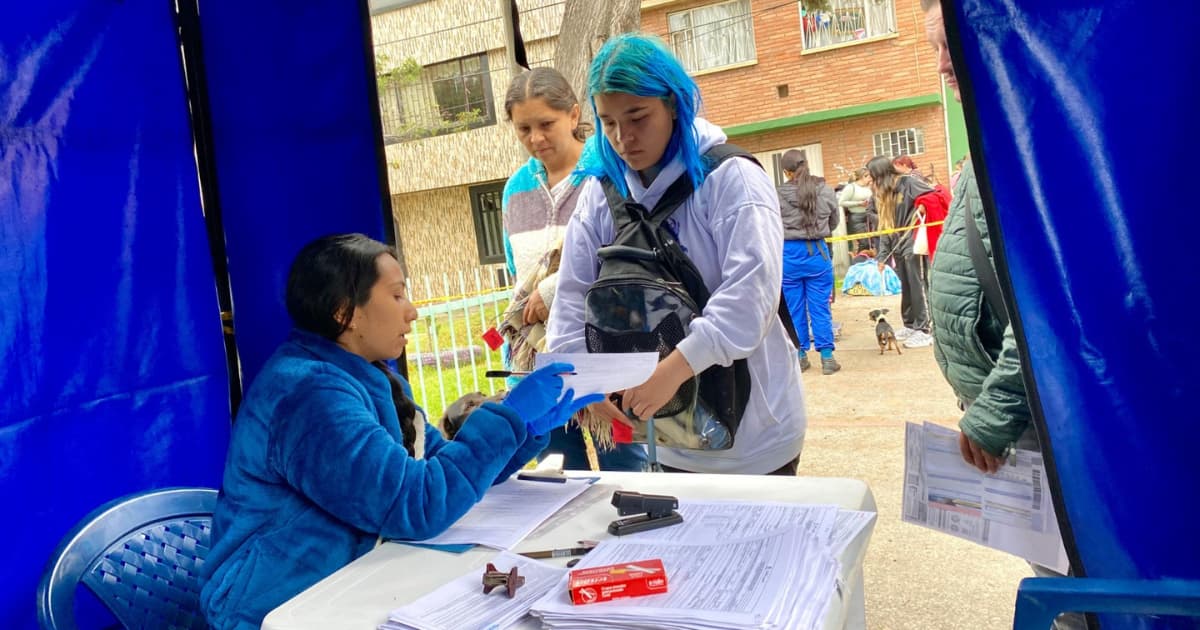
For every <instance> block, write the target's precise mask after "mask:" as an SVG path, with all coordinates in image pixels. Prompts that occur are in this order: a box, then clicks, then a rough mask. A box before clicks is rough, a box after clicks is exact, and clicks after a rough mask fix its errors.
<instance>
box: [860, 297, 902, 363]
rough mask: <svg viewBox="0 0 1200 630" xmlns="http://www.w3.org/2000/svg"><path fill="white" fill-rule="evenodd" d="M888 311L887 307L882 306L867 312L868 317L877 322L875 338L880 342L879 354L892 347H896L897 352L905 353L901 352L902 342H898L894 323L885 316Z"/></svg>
mask: <svg viewBox="0 0 1200 630" xmlns="http://www.w3.org/2000/svg"><path fill="white" fill-rule="evenodd" d="M887 312H888V310H887V309H886V308H880V309H875V310H873V311H871V312H870V313H868V314H867V317H870V318H871V321H873V322H875V340H876V341H878V342H879V354H883V353H884V352H886V351H888V350H891V349H892V348H895V349H896V354H904V353H903V352H900V344H899V343H897V342H896V331H894V330H892V325H891V324H889V323H887V320H886V319H884V318H883V316H884V315H885V314H886V313H887Z"/></svg>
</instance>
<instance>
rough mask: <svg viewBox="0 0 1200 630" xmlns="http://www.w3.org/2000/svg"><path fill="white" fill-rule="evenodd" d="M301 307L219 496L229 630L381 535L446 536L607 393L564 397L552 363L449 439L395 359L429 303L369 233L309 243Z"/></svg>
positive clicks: (251, 407)
mask: <svg viewBox="0 0 1200 630" xmlns="http://www.w3.org/2000/svg"><path fill="white" fill-rule="evenodd" d="M287 310H288V314H289V315H290V316H291V318H292V322H293V323H294V324H295V329H294V330H293V331H292V332H291V335H290V337H289V338H288V340H287V341H286V342H285V343H284V344H283V345H282V346H280V347H279V349H278V350H276V351H275V354H274V355H273V356H272V357H271V358H270V360H268V361H267V363H266V365H265V366H264V367H263V369H262V372H261V373H259V375H258V377H257V378H255V379H254V383H253V384H252V385H251V387H250V389H249V391H248V392H247V394H246V398H245V400H243V401H242V406H241V408H240V410H239V411H238V416H237V422H236V423H235V424H234V427H233V438H232V440H231V442H230V445H229V455H228V459H227V460H226V464H225V478H224V482H223V488H222V489H221V494H220V497H219V498H218V499H217V508H216V514H215V515H214V518H213V531H212V550H211V551H210V552H209V554H208V558H207V560H206V561H205V565H204V569H203V578H204V588H203V591H202V592H201V594H200V603H201V606H202V607H203V610H204V615H205V617H206V618H207V619H208V622H209V625H211V626H212V627H213V628H215V629H217V630H224V629H227V628H258V627H259V625H260V624H261V623H262V620H263V617H265V616H266V615H267V613H268V612H270V611H271V610H272V609H273V608H275V607H277V606H279V605H280V604H282V603H283V602H285V601H287V600H288V599H290V598H291V597H293V596H295V595H296V594H298V593H300V592H301V591H303V590H304V589H306V588H308V587H310V586H312V585H313V584H315V583H316V582H317V581H319V580H320V579H322V578H324V577H325V576H327V575H329V574H331V573H333V572H334V571H336V570H338V569H339V568H341V567H342V566H344V565H346V564H347V563H349V562H350V561H351V560H354V559H355V558H358V557H359V556H361V555H363V554H365V553H367V552H368V551H370V550H371V549H372V548H373V547H374V546H375V544H376V541H377V540H378V539H379V538H381V537H382V538H399V539H409V540H421V539H424V538H428V537H430V536H434V535H436V534H438V533H440V532H442V531H443V530H445V529H446V528H447V527H449V526H450V525H451V524H453V523H454V521H456V520H458V518H459V517H461V516H462V515H463V514H464V513H466V512H467V510H469V509H470V508H471V506H473V505H474V504H475V503H476V502H478V501H479V500H480V498H482V497H483V493H484V492H486V491H487V489H488V488H489V487H490V486H491V485H492V484H493V483H497V482H500V481H504V480H505V479H506V478H508V476H509V475H511V474H512V473H513V472H514V471H516V470H517V469H518V468H519V467H520V466H521V465H522V464H523V463H525V462H527V461H529V460H530V459H532V458H533V457H535V456H536V455H537V454H538V453H539V452H541V451H542V449H544V448H545V447H546V444H547V442H548V438H547V434H548V433H549V432H550V431H551V430H552V429H554V428H557V427H560V426H562V425H564V424H565V423H566V422H567V420H568V419H569V418H570V417H571V416H572V415H574V414H575V412H576V411H578V410H579V409H581V408H582V407H583V406H585V405H587V404H590V403H593V402H596V401H597V400H599V398H600V396H599V395H595V396H585V397H583V398H580V399H579V400H574V399H573V393H572V392H571V390H567V392H566V394H565V395H563V392H562V387H563V383H562V377H561V376H559V374H560V373H562V372H569V371H571V370H572V369H574V368H572V367H571V366H570V365H567V364H562V363H559V364H553V365H550V366H547V367H546V368H543V369H541V370H539V371H537V372H534V373H533V374H531V375H530V376H529V377H528V378H526V379H525V380H523V381H521V383H520V384H519V385H517V387H516V388H514V389H513V391H512V392H511V393H510V394H509V395H508V397H507V398H506V399H505V400H504V401H503V402H502V403H499V404H496V403H484V404H483V406H482V407H480V408H479V409H476V410H475V411H474V412H473V413H472V414H471V416H470V417H469V418H468V419H467V421H466V422H465V423H464V424H463V426H462V428H461V429H460V430H459V432H458V434H457V435H456V436H455V438H454V439H453V440H451V441H447V440H445V439H443V438H442V437H441V434H440V433H438V431H437V430H436V429H435V428H433V427H432V426H430V425H429V424H427V423H425V422H424V414H423V412H422V411H421V410H420V409H419V408H417V407H416V405H414V404H413V402H412V400H411V398H412V393H411V389H410V388H409V385H408V383H406V382H405V381H404V379H402V378H400V377H399V376H398V375H396V374H394V373H393V372H391V371H390V370H389V369H388V367H387V366H386V364H385V363H384V361H386V360H390V359H395V358H396V357H398V356H400V354H401V353H402V352H403V350H404V345H405V343H407V340H406V339H405V335H406V334H407V333H408V332H409V331H410V330H411V325H412V322H413V321H414V320H416V319H417V311H416V309H415V308H414V307H413V305H412V303H411V302H409V300H408V297H407V295H406V291H405V279H404V273H403V271H402V270H401V268H400V264H399V263H398V262H397V261H396V258H395V254H394V253H393V252H392V251H391V250H390V249H389V248H388V247H387V246H386V245H384V244H382V243H379V242H377V241H373V240H371V239H369V238H367V237H365V236H363V235H361V234H348V235H337V236H328V237H325V238H321V239H319V240H317V241H314V242H312V243H310V244H309V245H307V246H305V247H304V249H303V250H301V252H300V254H299V255H298V256H297V257H296V260H295V261H294V262H293V263H292V268H291V272H290V274H289V276H288V282H287ZM560 396H561V400H560ZM414 570H419V568H418V567H414Z"/></svg>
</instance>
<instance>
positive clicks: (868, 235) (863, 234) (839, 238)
mask: <svg viewBox="0 0 1200 630" xmlns="http://www.w3.org/2000/svg"><path fill="white" fill-rule="evenodd" d="M943 223H945V221H930V222H929V223H926V224H924V225H925V227H933V226H935V225H941V224H943ZM919 227H921V225H919V224H918V225H908V226H905V227H900V228H892V229H890V230H876V231H874V232H859V233H858V234H849V235H847V236H831V237H829V238H827V239H825V242H826V243H840V242H842V241H857V240H859V239H862V238H871V237H874V236H882V235H884V234H896V233H898V232H908V231H909V230H915V229H917V228H919Z"/></svg>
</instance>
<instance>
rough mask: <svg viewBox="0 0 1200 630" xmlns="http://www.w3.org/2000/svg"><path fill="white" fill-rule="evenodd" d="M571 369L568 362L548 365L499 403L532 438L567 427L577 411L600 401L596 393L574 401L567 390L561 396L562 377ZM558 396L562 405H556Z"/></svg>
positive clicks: (523, 380) (531, 375) (525, 380)
mask: <svg viewBox="0 0 1200 630" xmlns="http://www.w3.org/2000/svg"><path fill="white" fill-rule="evenodd" d="M574 370H575V366H573V365H571V364H570V363H551V364H550V365H547V366H545V367H543V368H541V369H539V370H535V371H534V372H533V373H531V374H530V375H529V376H526V377H525V378H524V379H521V382H520V383H517V386H516V387H514V388H513V390H512V391H511V392H509V394H508V396H507V397H505V399H504V402H502V403H501V404H503V405H504V406H506V407H508V408H509V409H512V410H513V411H515V412H517V415H518V416H520V417H521V419H522V420H524V421H525V426H526V427H528V429H529V431H531V432H532V433H533V434H534V435H544V434H545V433H547V432H549V431H551V430H552V429H554V428H556V427H560V426H562V425H564V424H566V423H567V420H569V419H570V417H571V416H572V415H574V413H575V412H576V411H578V410H579V409H582V408H583V407H585V406H587V405H590V404H591V403H593V402H596V401H599V400H601V399H602V398H603V396H600V395H599V394H597V395H594V396H585V397H583V398H581V399H579V400H574V399H573V398H574V395H573V394H574V393H573V392H570V391H568V392H567V396H562V393H563V391H562V388H563V380H562V376H561V374H563V373H564V372H572V371H574ZM560 396H562V402H559V397H560ZM560 417H561V418H560ZM556 422H557V424H555V423H556ZM547 427H548V428H547Z"/></svg>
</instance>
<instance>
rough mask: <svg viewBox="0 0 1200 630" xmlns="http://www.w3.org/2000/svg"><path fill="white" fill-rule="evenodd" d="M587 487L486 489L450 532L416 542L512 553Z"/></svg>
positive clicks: (537, 484)
mask: <svg viewBox="0 0 1200 630" xmlns="http://www.w3.org/2000/svg"><path fill="white" fill-rule="evenodd" d="M590 485H591V482H590V481H589V480H575V479H570V480H568V481H567V482H566V483H547V482H544V481H523V480H520V479H509V480H508V481H505V482H504V483H502V484H499V485H496V486H492V487H491V488H490V489H488V491H487V494H484V495H483V500H481V501H480V502H479V503H476V504H475V507H473V508H471V510H470V511H469V512H467V513H466V514H464V515H463V517H462V518H460V519H458V521H457V522H456V523H454V525H451V526H450V529H447V530H446V531H444V532H442V533H441V534H439V535H437V536H434V537H433V538H429V539H426V540H422V541H419V542H423V543H426V544H431V545H454V544H461V543H471V544H476V545H486V546H488V547H494V548H496V549H512V548H513V547H515V546H516V545H517V543H519V542H521V539H523V538H525V537H526V536H527V535H529V532H532V531H533V530H534V529H535V528H536V527H537V526H538V525H540V524H541V523H542V521H544V520H546V519H548V518H550V517H551V516H553V515H554V513H555V512H557V511H558V510H559V508H561V507H562V506H564V505H566V504H567V503H568V502H569V501H570V500H571V499H574V498H575V497H577V496H579V495H580V494H581V493H582V492H583V491H584V490H587V489H588V487H589V486H590Z"/></svg>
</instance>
